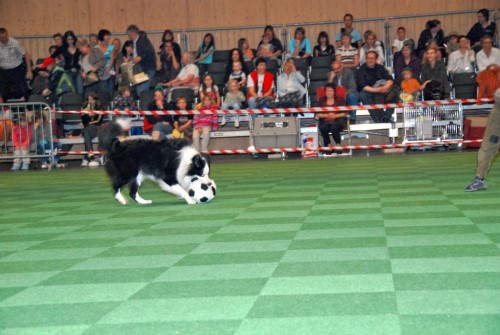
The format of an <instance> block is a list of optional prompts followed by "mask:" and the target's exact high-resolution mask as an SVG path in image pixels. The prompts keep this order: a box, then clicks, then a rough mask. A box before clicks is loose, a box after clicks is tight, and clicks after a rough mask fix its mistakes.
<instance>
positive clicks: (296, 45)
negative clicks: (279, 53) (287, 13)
mask: <svg viewBox="0 0 500 335" xmlns="http://www.w3.org/2000/svg"><path fill="white" fill-rule="evenodd" d="M305 35H306V30H305V29H304V28H303V27H297V28H296V29H295V34H294V38H293V39H291V40H290V42H289V44H288V45H289V47H290V55H291V56H292V57H295V58H309V57H311V54H312V50H311V41H310V40H309V38H307V37H306V36H305Z"/></svg>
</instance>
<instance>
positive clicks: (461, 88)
mask: <svg viewBox="0 0 500 335" xmlns="http://www.w3.org/2000/svg"><path fill="white" fill-rule="evenodd" d="M451 85H452V90H453V96H454V97H455V98H456V99H476V98H477V82H476V73H474V72H465V73H454V74H453V75H452V76H451Z"/></svg>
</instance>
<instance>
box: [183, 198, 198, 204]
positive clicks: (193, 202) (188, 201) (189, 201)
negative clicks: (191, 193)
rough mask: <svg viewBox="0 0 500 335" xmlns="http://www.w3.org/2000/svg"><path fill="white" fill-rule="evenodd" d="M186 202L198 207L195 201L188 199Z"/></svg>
mask: <svg viewBox="0 0 500 335" xmlns="http://www.w3.org/2000/svg"><path fill="white" fill-rule="evenodd" d="M185 200H186V202H187V203H188V205H196V201H194V199H191V198H186V199H185Z"/></svg>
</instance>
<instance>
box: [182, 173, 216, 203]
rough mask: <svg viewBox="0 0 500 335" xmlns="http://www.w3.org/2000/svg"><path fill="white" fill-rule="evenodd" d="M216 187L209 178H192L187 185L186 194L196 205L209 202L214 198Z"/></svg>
mask: <svg viewBox="0 0 500 335" xmlns="http://www.w3.org/2000/svg"><path fill="white" fill-rule="evenodd" d="M216 191H217V186H216V185H215V182H214V181H213V180H211V179H209V178H201V177H193V178H192V179H191V183H190V184H189V188H188V194H189V196H190V197H191V198H192V199H194V201H196V202H197V203H205V202H209V201H210V200H212V199H213V198H215V193H216Z"/></svg>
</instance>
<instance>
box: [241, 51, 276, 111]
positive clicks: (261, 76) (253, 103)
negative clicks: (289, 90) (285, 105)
mask: <svg viewBox="0 0 500 335" xmlns="http://www.w3.org/2000/svg"><path fill="white" fill-rule="evenodd" d="M266 68H267V63H266V60H265V59H264V58H261V57H259V58H257V61H256V62H255V71H253V72H251V73H250V74H249V75H248V80H247V88H248V90H247V103H248V107H249V108H268V107H270V106H269V104H270V103H271V102H272V101H273V100H274V75H273V74H272V73H270V72H267V71H266ZM252 115H255V114H252Z"/></svg>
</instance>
